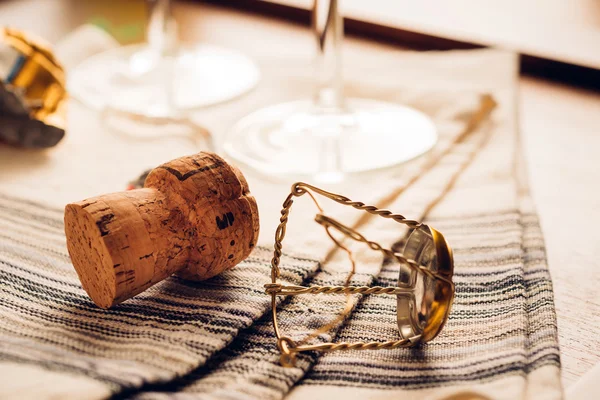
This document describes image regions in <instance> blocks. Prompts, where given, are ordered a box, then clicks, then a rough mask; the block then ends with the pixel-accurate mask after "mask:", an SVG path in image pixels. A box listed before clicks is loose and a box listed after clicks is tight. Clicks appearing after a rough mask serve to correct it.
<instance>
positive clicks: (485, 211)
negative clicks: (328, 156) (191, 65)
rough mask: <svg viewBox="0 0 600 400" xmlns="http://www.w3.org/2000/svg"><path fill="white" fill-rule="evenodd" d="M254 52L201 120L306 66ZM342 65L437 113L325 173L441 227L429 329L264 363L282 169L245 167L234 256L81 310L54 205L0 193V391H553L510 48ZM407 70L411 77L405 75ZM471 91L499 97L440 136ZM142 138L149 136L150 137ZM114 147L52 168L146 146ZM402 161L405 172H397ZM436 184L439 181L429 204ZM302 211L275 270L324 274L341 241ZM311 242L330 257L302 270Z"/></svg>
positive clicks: (356, 337) (368, 313)
mask: <svg viewBox="0 0 600 400" xmlns="http://www.w3.org/2000/svg"><path fill="white" fill-rule="evenodd" d="M352 57H353V56H352V55H350V56H349V57H347V58H352ZM263 61H264V63H265V65H264V66H263V71H265V74H264V76H265V82H263V85H262V87H261V88H259V89H258V90H257V91H255V92H253V93H251V94H250V95H248V96H246V97H244V98H242V99H240V100H239V101H238V102H232V103H228V104H225V105H223V106H220V107H217V108H215V109H211V110H210V112H206V113H205V114H204V115H200V117H201V118H202V120H203V121H205V123H206V126H207V127H209V128H210V129H211V131H213V132H222V131H224V130H226V129H227V127H228V126H229V125H230V124H231V123H233V122H234V121H235V120H237V119H238V118H240V117H241V116H243V115H244V114H246V113H247V112H249V111H250V110H253V109H255V108H256V107H258V106H260V105H262V104H269V103H273V102H276V101H280V100H282V99H284V98H289V97H293V94H294V93H296V94H298V96H300V95H302V94H303V90H305V88H306V86H307V85H306V83H307V82H309V80H310V71H306V70H305V69H303V68H300V67H298V66H297V65H296V64H295V63H294V62H293V60H287V61H283V60H263ZM349 64H350V65H354V66H353V68H352V69H351V70H350V71H348V73H347V79H348V83H347V88H348V91H349V92H350V94H354V95H359V96H365V97H375V98H380V99H385V100H389V101H399V102H403V103H408V104H411V105H413V106H415V107H417V108H420V109H421V110H423V111H425V112H427V113H428V114H429V115H430V116H432V118H434V120H435V122H436V125H437V126H438V129H439V133H440V142H439V144H438V145H437V146H436V149H434V151H433V152H432V153H430V154H429V155H427V156H425V157H423V158H420V159H418V160H416V161H414V162H412V163H410V164H407V165H405V166H403V168H397V169H393V170H391V171H385V172H381V173H378V174H377V175H376V176H371V177H366V178H365V179H364V180H362V181H359V182H358V183H357V181H354V182H350V183H346V184H343V185H340V186H337V187H329V188H328V189H331V190H332V191H335V192H339V193H343V194H344V195H347V196H349V197H351V198H352V199H355V200H360V201H364V202H367V203H371V204H377V205H380V204H385V206H386V207H387V208H389V209H391V210H393V211H398V212H401V213H402V214H404V215H407V216H409V217H411V218H412V217H414V218H421V217H424V218H426V219H427V221H428V222H429V223H430V224H431V225H432V226H434V227H436V228H437V229H438V230H440V231H441V232H443V233H444V234H445V236H446V238H447V239H448V241H449V243H450V244H451V245H452V246H453V248H454V251H455V265H456V267H455V281H456V299H455V303H454V307H453V312H452V314H451V316H450V320H449V322H448V324H447V326H446V328H445V329H444V331H443V332H442V334H441V335H440V336H439V337H438V338H436V339H435V340H434V341H433V342H431V343H428V344H426V345H423V346H421V347H418V348H416V349H398V350H380V351H360V352H357V351H346V352H332V353H326V354H320V353H307V354H302V355H301V356H300V357H299V359H298V363H297V366H296V367H295V368H283V367H281V366H280V365H279V363H278V361H279V352H278V350H277V349H276V347H275V337H274V334H273V330H272V326H271V319H270V313H268V311H269V308H270V298H269V297H268V296H267V295H266V294H264V289H263V287H262V285H263V284H264V283H265V282H266V281H268V277H269V273H270V265H269V263H270V258H271V256H272V247H271V246H272V240H273V233H274V227H275V226H276V222H277V218H278V216H279V210H280V207H281V202H282V201H283V199H284V198H285V195H287V190H289V189H288V188H289V185H288V184H287V183H286V184H281V183H280V182H266V181H265V180H264V179H263V178H262V177H258V176H254V175H252V174H251V173H250V172H249V171H248V172H246V171H245V172H246V175H247V178H248V181H249V183H250V187H251V190H252V192H253V193H254V194H255V196H256V197H257V200H258V203H259V208H260V212H261V225H262V234H261V239H260V242H259V243H260V244H261V246H259V247H258V248H257V250H256V251H255V252H254V253H253V254H252V256H251V257H250V258H249V259H248V260H246V261H244V262H243V263H241V264H240V265H239V266H237V267H236V268H234V269H232V270H231V271H228V272H226V273H224V274H222V275H221V276H219V277H216V278H214V279H211V280H209V281H207V282H203V283H190V282H185V281H182V280H180V279H178V278H174V277H173V278H170V279H168V280H166V281H165V282H162V283H161V284H159V285H156V286H154V287H153V288H151V289H149V290H148V291H146V292H144V293H142V294H141V295H139V296H136V297H135V298H134V299H131V300H129V301H127V302H125V303H123V304H121V305H119V306H118V307H116V308H114V309H112V310H110V311H104V310H100V309H98V308H96V307H95V306H94V305H93V303H91V301H90V300H89V299H88V298H87V297H86V295H85V293H84V292H83V290H82V289H81V287H80V285H79V282H78V281H77V277H76V274H75V272H74V270H73V268H72V266H71V265H70V262H69V259H68V256H67V253H66V248H65V243H64V235H63V233H62V229H63V228H62V222H61V221H62V211H61V210H60V209H59V208H55V207H49V206H45V205H42V204H41V203H40V202H38V203H34V202H28V201H23V200H21V199H18V198H16V197H14V194H11V195H2V196H0V289H1V294H2V297H0V338H1V339H0V376H2V377H3V382H2V385H0V397H8V396H13V397H19V398H49V397H53V396H54V397H56V398H76V399H81V398H89V399H99V398H105V397H109V396H117V397H121V398H172V397H174V398H203V399H204V398H261V399H279V398H282V397H285V396H289V397H290V398H311V400H314V399H318V398H331V397H334V398H338V397H342V396H345V397H348V398H387V397H390V398H391V397H394V398H396V397H399V396H403V397H406V398H492V399H496V398H498V399H503V398H506V399H513V398H544V399H546V398H560V397H561V395H562V389H561V386H560V378H559V377H560V362H559V356H558V354H559V352H558V344H557V339H556V318H555V313H554V308H553V307H554V306H553V300H552V285H551V280H550V277H549V274H548V268H547V265H546V262H545V254H544V245H543V240H542V237H541V234H540V231H539V225H538V223H537V220H536V217H535V212H534V211H533V209H532V207H531V204H530V201H529V195H528V193H527V185H526V180H525V179H524V178H523V173H522V169H523V165H522V162H521V159H520V157H518V156H516V155H519V154H520V151H519V141H518V135H517V129H516V124H515V116H514V109H515V104H514V90H515V85H514V79H515V74H516V59H515V57H514V56H512V55H510V54H504V53H498V52H494V51H473V52H457V53H448V54H437V53H433V54H425V55H421V54H415V55H407V54H406V53H400V52H398V53H393V54H390V55H389V56H388V57H387V58H385V57H383V58H382V57H379V58H378V59H377V68H378V69H380V70H381V71H387V73H386V72H382V73H379V74H372V73H366V71H367V70H368V68H369V66H368V65H365V63H364V62H363V63H355V64H353V63H349ZM398 70H401V71H402V73H401V74H397V73H396V72H394V71H398ZM424 71H427V72H424ZM425 74H426V75H425ZM290 77H294V78H293V79H290ZM283 81H285V83H286V85H285V88H282V85H281V82H283ZM411 82H426V83H423V85H422V87H420V88H418V89H415V88H414V87H413V88H412V89H408V88H409V87H410V86H411V85H410V83H411ZM284 89H285V90H284ZM290 93H292V95H290ZM483 93H487V94H490V95H491V96H493V98H494V99H495V100H496V101H497V102H498V108H497V109H496V110H495V112H494V115H493V118H492V119H491V120H490V121H488V123H486V124H483V125H481V126H479V127H477V129H475V130H474V131H473V133H472V134H471V135H470V136H469V137H468V139H466V140H464V141H462V142H461V143H459V144H458V145H455V146H452V144H453V143H454V140H455V138H456V137H458V136H459V135H460V133H461V132H463V131H464V129H465V126H466V125H467V124H468V123H469V121H470V120H471V117H472V115H473V114H474V113H475V112H476V110H477V105H478V100H479V99H480V97H481V94H483ZM74 113H76V111H74ZM89 121H90V120H89V119H86V123H85V124H84V123H83V121H79V122H78V121H75V122H74V123H73V126H75V128H74V129H77V126H78V124H79V126H82V127H83V126H85V127H86V128H87V127H89V125H91V123H90V122H89ZM68 140H73V141H77V140H88V141H91V142H93V143H94V144H95V147H96V148H97V147H98V146H103V145H105V146H112V145H114V143H113V142H114V141H116V139H115V138H114V137H104V136H102V134H101V132H97V131H96V132H94V130H93V129H92V130H91V131H89V130H88V131H87V132H86V136H85V137H84V136H77V135H73V136H72V137H71V138H69V137H68V138H67V144H66V146H69V143H71V145H73V143H75V142H68ZM143 146H146V147H147V148H150V147H151V146H154V149H155V150H159V149H165V147H164V146H162V145H161V144H160V143H158V144H156V143H154V144H153V145H152V144H149V143H144V144H143ZM179 146H180V148H185V147H184V146H183V145H179ZM171 147H172V149H175V148H176V145H172V146H171ZM78 148H80V149H82V150H81V151H84V150H83V149H84V146H81V147H78ZM111 148H113V147H111ZM449 148H451V151H449V152H448V153H447V154H446V153H444V151H445V150H446V149H449ZM114 149H115V150H114V151H115V154H113V156H114V157H115V159H117V158H119V152H122V153H123V155H125V154H127V155H128V157H121V158H119V160H120V162H121V164H120V165H119V168H118V171H117V170H115V171H112V172H114V176H109V175H106V176H98V174H100V172H98V168H93V166H91V167H89V169H88V170H87V171H72V172H69V173H71V174H72V175H71V177H70V178H71V182H73V181H77V180H78V179H82V180H83V176H84V175H85V179H86V182H96V181H97V182H99V183H100V184H102V182H106V181H107V179H115V178H116V177H122V174H123V171H124V170H128V169H131V168H133V166H134V165H135V162H138V163H140V161H141V159H139V158H138V159H137V160H136V157H142V155H139V156H138V154H142V153H143V154H144V157H146V158H145V159H144V160H145V161H150V158H148V157H149V156H148V153H147V152H146V153H145V152H143V151H139V152H132V147H128V144H127V143H121V144H120V146H116V147H114ZM57 151H61V150H60V149H58V150H57ZM182 151H183V150H182ZM187 152H189V148H188V149H187ZM158 153H160V152H158V151H156V154H158ZM442 153H443V154H444V156H443V157H441V158H440V160H439V162H438V163H437V164H436V165H435V167H434V168H433V169H432V170H430V171H428V172H427V173H422V174H421V173H420V171H421V168H422V167H423V165H424V164H426V162H427V157H432V156H435V155H436V154H442ZM182 154H183V153H182ZM89 156H90V155H86V154H84V153H82V154H79V155H78V157H89ZM473 156H474V158H473ZM160 161H164V160H160ZM138 165H139V164H138ZM144 167H145V165H144ZM57 168H60V165H59V166H58V167H57ZM66 168H67V167H66V165H65V169H63V171H64V170H66ZM462 168H466V169H465V170H464V172H462ZM140 169H143V168H140ZM109 172H111V171H109ZM458 172H462V173H461V174H460V177H459V178H458V180H456V181H454V177H455V176H456V174H457V173H458ZM105 173H106V172H105ZM77 174H79V175H77ZM95 174H96V175H95ZM415 174H417V175H418V176H419V179H418V181H417V182H416V183H415V184H414V185H410V186H409V187H406V183H407V182H409V181H411V178H412V177H413V176H415ZM44 178H45V180H44V182H45V183H46V185H47V186H48V187H51V188H59V189H58V191H60V195H61V196H65V193H69V192H68V191H69V190H73V189H71V186H72V185H71V186H68V184H67V182H66V181H64V178H63V180H60V179H59V178H58V177H56V176H55V175H52V176H46V177H44ZM15 186H16V185H15ZM15 186H13V187H15ZM40 186H42V185H41V182H40ZM449 187H450V188H451V191H450V192H449V193H448V195H447V196H444V197H443V199H441V201H439V202H437V203H436V205H435V207H433V208H430V207H428V205H430V204H432V202H434V201H436V200H438V198H439V194H440V193H441V192H442V191H443V190H444V189H446V188H449ZM399 188H405V190H398V189H399ZM0 190H2V186H1V185H0ZM70 196H73V198H71V200H80V199H81V198H83V197H84V196H83V197H81V198H80V197H74V196H76V194H75V193H74V192H73V193H71V194H70ZM305 201H306V202H308V200H305ZM297 203H300V200H299V201H298V202H297ZM326 206H327V208H326V211H328V212H329V211H330V210H331V211H332V213H333V214H334V215H335V216H336V217H338V218H340V219H341V220H342V221H344V222H345V223H347V224H350V225H352V224H353V223H357V222H358V221H361V215H359V214H356V213H353V212H350V211H347V210H340V211H338V209H337V208H335V206H332V205H331V204H327V205H326ZM313 217H314V209H312V208H310V207H308V206H307V205H301V204H298V205H296V204H295V205H294V210H293V212H292V215H291V217H290V218H291V222H290V226H289V229H288V238H287V239H286V241H287V242H286V243H285V244H284V252H285V253H286V255H285V257H284V259H283V260H282V268H281V270H282V273H283V281H284V282H287V283H290V284H304V285H308V284H319V285H330V284H333V285H334V284H340V283H341V282H343V281H344V278H345V276H346V271H347V268H348V263H347V261H345V260H344V258H343V254H340V253H341V252H338V253H335V254H332V246H331V243H330V242H328V241H327V239H326V238H325V236H324V235H317V234H316V232H320V231H319V230H318V228H317V227H315V226H314V225H315V224H314V222H312V218H313ZM359 230H360V231H361V233H363V234H364V235H365V236H366V237H368V238H369V239H371V240H376V241H379V242H381V243H382V244H385V245H389V246H392V245H394V244H396V245H401V243H402V240H403V238H404V237H405V235H406V232H405V231H404V230H403V229H401V227H398V226H395V224H394V223H393V222H390V221H385V220H381V221H380V220H377V219H369V220H367V221H366V222H364V223H363V224H362V225H361V227H360V229H359ZM355 246H356V248H355V252H356V253H357V255H358V257H359V260H358V273H357V274H356V275H355V276H354V277H353V279H354V282H353V284H356V285H372V284H373V285H374V284H377V285H382V286H386V285H388V286H393V285H394V284H395V282H396V279H397V277H396V274H397V272H396V271H397V269H396V268H397V265H394V264H391V263H387V262H386V260H382V259H381V258H380V257H379V256H378V255H377V254H372V253H371V252H369V251H365V249H364V248H361V247H360V246H359V244H356V245H355ZM326 255H330V257H329V258H328V259H329V262H328V263H327V264H325V265H323V268H319V265H320V261H322V260H323V259H324V258H325V256H326ZM344 304H345V298H344V296H335V295H328V296H325V295H323V296H319V297H318V298H316V297H310V296H295V297H293V298H287V299H283V300H282V302H281V304H280V309H279V313H280V318H281V323H282V328H283V329H284V330H285V331H286V333H287V334H288V335H290V336H292V337H293V338H300V337H302V335H304V334H305V333H306V332H308V331H310V330H311V329H314V328H316V327H318V326H321V325H323V324H325V323H327V322H328V321H330V320H332V319H333V318H335V316H336V315H337V313H338V312H339V311H340V310H341V309H342V308H343V305H344ZM395 305H396V302H395V298H393V297H391V296H383V295H378V296H365V297H361V296H358V295H357V296H355V297H354V298H353V312H352V313H351V315H350V316H349V318H348V319H347V320H346V321H344V322H343V323H340V324H337V325H336V326H334V327H333V328H332V329H331V330H330V331H329V332H327V333H325V334H323V335H321V336H320V337H318V338H317V339H316V340H317V341H330V340H339V341H342V340H343V341H370V340H390V339H394V338H396V337H397V332H396V329H397V328H396V317H395ZM461 396H462V397H461ZM469 396H470V397H469Z"/></svg>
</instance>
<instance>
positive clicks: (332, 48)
mask: <svg viewBox="0 0 600 400" xmlns="http://www.w3.org/2000/svg"><path fill="white" fill-rule="evenodd" d="M312 25H313V30H314V34H315V38H316V43H317V60H316V89H315V93H314V98H313V100H304V101H296V102H290V103H284V104H278V105H274V106H270V107H267V108H264V109H261V110H258V111H256V112H254V113H252V114H250V115H248V116H246V117H245V118H243V119H242V120H240V121H239V122H238V123H237V124H236V125H235V126H234V128H233V129H232V130H231V132H230V133H229V135H228V137H227V140H226V142H225V144H224V149H225V151H226V152H227V153H228V154H229V155H230V156H232V157H233V158H235V159H237V160H238V161H240V162H242V163H244V164H246V165H248V166H250V167H253V168H255V169H257V170H258V171H260V172H262V173H264V174H267V175H281V176H286V177H287V176H299V177H302V176H307V177H310V178H312V179H313V180H315V181H321V182H338V181H341V180H342V179H344V178H345V177H346V176H347V174H352V173H359V172H365V171H370V170H375V169H380V168H385V167H389V166H392V165H396V164H399V163H403V162H405V161H408V160H410V159H413V158H415V157H417V156H419V155H421V154H423V153H425V152H426V151H427V150H429V149H431V147H433V145H434V144H435V143H436V141H437V133H436V128H435V126H434V124H433V122H432V121H431V120H430V118H429V117H427V116H426V115H425V114H423V113H421V112H419V111H417V110H415V109H412V108H409V107H406V106H402V105H399V104H394V103H389V102H383V101H378V100H371V99H362V98H345V97H344V95H343V85H342V75H341V69H342V62H341V44H342V39H343V19H342V17H341V15H340V13H339V10H338V0H315V5H314V10H313V24H312Z"/></svg>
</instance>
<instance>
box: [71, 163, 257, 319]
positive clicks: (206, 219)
mask: <svg viewBox="0 0 600 400" xmlns="http://www.w3.org/2000/svg"><path fill="white" fill-rule="evenodd" d="M258 232H259V218H258V208H257V205H256V200H255V199H254V197H253V196H252V195H251V194H250V190H249V188H248V183H247V182H246V180H245V178H244V176H243V175H242V173H241V172H240V171H239V170H238V169H237V168H235V167H234V166H232V165H230V164H228V163H227V162H225V160H223V159H222V158H221V157H219V156H217V155H216V154H214V153H208V152H201V153H198V154H195V155H192V156H187V157H182V158H178V159H176V160H173V161H170V162H168V163H165V164H163V165H160V166H158V167H157V168H155V169H153V170H152V171H151V172H150V174H149V175H148V177H147V178H146V182H145V184H144V188H142V189H136V190H130V191H126V192H119V193H111V194H106V195H102V196H98V197H93V198H90V199H87V200H83V201H80V202H77V203H71V204H68V205H67V206H66V207H65V233H66V237H67V248H68V250H69V255H70V256H71V261H72V262H73V266H74V267H75V270H76V271H77V275H78V276H79V280H80V281H81V284H82V286H83V288H84V290H85V291H86V292H87V293H88V295H89V296H90V298H91V299H92V300H93V301H94V303H96V304H97V305H98V306H99V307H102V308H109V307H112V306H114V305H116V304H119V303H121V302H122V301H124V300H126V299H129V298H131V297H133V296H135V295H136V294H138V293H140V292H142V291H144V290H146V289H147V288H148V287H150V286H152V285H154V284H156V283H158V282H160V281H162V280H163V279H165V278H167V277H169V276H171V275H172V274H176V275H178V276H180V277H182V278H184V279H189V280H194V281H202V280H205V279H208V278H211V277H213V276H215V275H217V274H220V273H221V272H223V271H225V270H228V269H230V268H232V267H234V266H235V265H237V264H238V263H239V262H240V261H242V260H244V259H245V258H246V257H248V255H249V254H250V252H251V251H252V249H253V247H254V245H255V244H256V241H257V239H258Z"/></svg>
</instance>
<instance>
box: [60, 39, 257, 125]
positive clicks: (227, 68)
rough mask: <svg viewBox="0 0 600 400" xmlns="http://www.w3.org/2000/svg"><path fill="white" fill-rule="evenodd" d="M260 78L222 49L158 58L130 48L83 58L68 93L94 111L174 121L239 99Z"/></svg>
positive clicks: (192, 50)
mask: <svg viewBox="0 0 600 400" xmlns="http://www.w3.org/2000/svg"><path fill="white" fill-rule="evenodd" d="M259 77H260V73H259V70H258V67H257V66H256V64H255V63H254V62H253V61H252V60H250V59H249V58H248V57H246V56H244V55H243V54H240V53H237V52H235V51H232V50H228V49H224V48H221V47H216V46H211V45H200V46H196V47H189V48H188V47H181V48H180V49H179V50H178V51H177V52H176V54H175V55H174V56H171V57H166V56H165V57H159V56H158V55H157V54H156V53H155V52H153V51H152V50H151V49H150V48H149V47H148V46H147V45H133V46H124V47H119V48H116V49H112V50H109V51H106V52H103V53H100V54H97V55H95V56H92V57H90V58H88V59H86V60H85V61H84V62H82V63H81V64H80V65H78V66H77V67H76V68H75V69H74V70H73V71H72V73H71V74H70V77H69V80H68V88H69V92H70V93H71V95H72V96H74V97H75V98H76V99H78V100H80V101H81V102H82V103H84V104H85V105H87V106H89V107H91V108H94V109H98V110H102V109H105V108H111V109H114V110H118V111H123V112H128V113H131V114H134V115H141V116H146V117H158V118H170V117H171V118H173V117H177V116H178V115H179V114H181V113H182V112H185V111H187V110H191V109H195V108H200V107H204V106H209V105H213V104H217V103H221V102H224V101H227V100H231V99H233V98H235V97H238V96H240V95H242V94H244V93H246V92H247V91H249V90H250V89H252V88H253V87H254V86H256V84H257V82H258V80H259Z"/></svg>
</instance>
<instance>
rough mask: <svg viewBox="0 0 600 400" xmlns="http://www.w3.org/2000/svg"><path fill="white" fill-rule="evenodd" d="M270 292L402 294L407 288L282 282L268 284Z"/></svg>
mask: <svg viewBox="0 0 600 400" xmlns="http://www.w3.org/2000/svg"><path fill="white" fill-rule="evenodd" d="M265 289H266V290H265V291H266V292H267V293H268V294H279V295H284V296H288V295H290V296H294V295H299V294H365V295H367V294H391V295H394V294H401V293H406V289H404V288H400V287H393V286H392V287H383V286H310V287H305V286H286V285H280V284H266V285H265Z"/></svg>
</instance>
